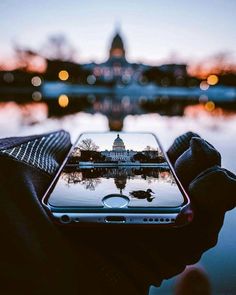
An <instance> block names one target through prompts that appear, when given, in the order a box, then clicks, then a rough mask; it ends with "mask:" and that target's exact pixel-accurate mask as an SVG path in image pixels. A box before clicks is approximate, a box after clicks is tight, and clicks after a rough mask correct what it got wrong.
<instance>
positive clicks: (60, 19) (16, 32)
mask: <svg viewBox="0 0 236 295" xmlns="http://www.w3.org/2000/svg"><path fill="white" fill-rule="evenodd" d="M235 17H236V1H234V0H225V1H223V0H211V1H203V0H200V1H199V0H198V1H188V0H178V1H173V0H163V1H162V0H146V1H127V0H126V1H124V0H120V1H111V0H110V1H109V0H99V1H95V0H94V1H92V0H86V1H79V0H67V1H65V0H61V1H58V0H48V1H32V0H21V1H19V0H1V1H0V42H1V48H0V62H2V61H3V60H4V59H6V58H9V57H11V56H12V54H13V51H12V45H13V44H14V43H16V44H19V45H20V46H25V47H27V48H32V49H34V50H39V49H42V47H43V45H44V44H45V43H46V40H47V38H48V37H49V36H51V35H54V34H59V33H62V34H64V35H65V36H66V37H67V38H68V40H69V41H70V43H71V44H72V45H73V46H74V48H75V49H76V50H77V61H78V62H87V61H97V62H100V61H104V60H105V59H106V58H107V54H108V48H109V44H110V40H111V38H112V36H113V34H114V31H115V28H116V27H117V26H119V27H120V31H121V35H122V37H123V38H124V42H125V45H126V51H127V59H128V60H129V61H138V62H139V61H142V62H145V63H150V64H160V63H161V62H166V61H169V59H168V58H169V57H170V56H173V58H174V57H176V61H177V62H181V61H187V62H188V61H189V62H193V61H198V60H202V59H204V58H207V57H209V56H211V55H214V54H217V53H221V52H229V53H231V54H232V59H233V60H234V61H235V58H236V36H235V35H236V34H235Z"/></svg>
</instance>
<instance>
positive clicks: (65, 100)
mask: <svg viewBox="0 0 236 295" xmlns="http://www.w3.org/2000/svg"><path fill="white" fill-rule="evenodd" d="M58 104H59V106H60V107H62V108H66V107H67V106H68V104H69V97H68V96H67V95H65V94H61V95H60V96H59V97H58Z"/></svg>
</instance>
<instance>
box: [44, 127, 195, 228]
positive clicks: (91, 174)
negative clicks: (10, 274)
mask: <svg viewBox="0 0 236 295" xmlns="http://www.w3.org/2000/svg"><path fill="white" fill-rule="evenodd" d="M42 202H43V205H44V206H46V208H47V209H48V210H49V211H50V214H52V215H53V217H54V218H55V219H56V220H57V221H58V222H59V223H61V224H81V223H103V224H109V223H119V224H156V225H161V226H163V225H165V226H180V225H184V224H186V223H188V222H189V221H191V219H192V212H191V210H189V208H190V200H189V197H188V195H187V193H186V192H185V191H184V189H183V187H182V186H181V183H180V182H179V180H178V178H177V176H176V174H175V172H174V170H173V168H172V166H171V163H170V162H169V160H168V157H167V155H166V153H165V152H164V150H163V148H162V147H161V145H160V143H159V141H158V139H157V137H156V136H155V135H154V134H152V133H143V132H142V133H140V132H139V133H126V132H120V133H115V132H106V133H97V132H94V133H83V134H81V135H80V136H79V138H78V140H77V141H76V143H75V144H74V145H73V147H72V149H71V150H70V152H69V154H68V155H67V157H66V159H65V161H64V163H63V164H62V166H61V168H60V169H59V171H58V173H57V175H56V177H55V179H54V180H53V182H52V184H51V186H50V187H49V189H48V191H47V192H46V194H45V196H44V198H43V200H42Z"/></svg>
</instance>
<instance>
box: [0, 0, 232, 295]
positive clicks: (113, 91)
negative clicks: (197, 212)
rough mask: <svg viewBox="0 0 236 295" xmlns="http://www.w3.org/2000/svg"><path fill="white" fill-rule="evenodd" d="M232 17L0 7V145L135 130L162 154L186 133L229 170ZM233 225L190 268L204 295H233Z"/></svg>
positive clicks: (155, 9)
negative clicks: (200, 276) (44, 136)
mask: <svg viewBox="0 0 236 295" xmlns="http://www.w3.org/2000/svg"><path fill="white" fill-rule="evenodd" d="M235 11H236V2H235V1H233V0H227V1H223V0H212V1H202V0H199V1H187V0H179V1H171V0H165V1H162V0H155V1H154V0H147V1H142V0H141V1H124V0H120V1H108V0H100V1H92V0H87V1H73V0H67V1H64V0H61V1H56V0H48V1H47V2H44V3H42V2H40V1H30V0H21V1H17V0H2V1H1V2H0V42H1V47H0V136H1V137H8V136H16V135H26V134H35V133H42V132H49V131H53V130H57V129H60V128H63V129H65V130H67V131H69V132H70V134H71V137H72V141H74V140H75V139H76V137H77V136H78V134H79V133H80V132H82V131H88V130H93V131H104V130H113V131H120V130H125V131H139V130H140V131H152V132H154V133H156V134H157V136H158V137H159V138H160V140H161V141H162V143H163V145H164V146H165V147H166V148H168V146H169V145H170V144H171V142H172V141H173V139H174V138H175V137H176V136H178V135H180V134H181V133H183V132H185V131H188V130H192V131H194V132H197V133H199V134H200V135H201V136H203V137H204V138H206V139H207V140H208V141H210V142H211V143H212V144H214V145H215V146H216V148H217V149H218V150H219V151H220V152H221V153H222V157H223V166H224V167H226V168H228V169H230V170H232V171H233V172H236V161H235V149H236V141H235V137H236V36H235V29H234V27H235V16H236V15H235ZM235 222H236V214H235V212H229V213H228V214H227V215H226V219H225V224H224V227H223V230H222V231H221V234H220V237H219V242H218V244H217V246H216V247H214V248H213V249H211V250H210V251H208V252H207V253H206V254H204V255H203V257H202V259H201V260H200V262H199V264H200V266H201V268H203V269H204V271H205V272H206V273H207V275H208V277H209V280H210V282H211V285H212V290H213V291H214V294H236V287H235V286H234V285H235V283H234V282H235V275H234V273H235V270H236V254H235V244H236V237H235V238H234V236H233V235H232V231H233V230H234V223H235ZM228 257H230V260H228ZM222 270H223V274H222ZM175 280H176V278H173V279H171V280H168V281H166V282H164V283H163V284H162V286H161V287H160V288H159V289H155V288H151V291H150V294H172V293H173V292H174V291H173V290H174V286H175Z"/></svg>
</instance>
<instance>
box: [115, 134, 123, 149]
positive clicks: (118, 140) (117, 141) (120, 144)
mask: <svg viewBox="0 0 236 295" xmlns="http://www.w3.org/2000/svg"><path fill="white" fill-rule="evenodd" d="M112 149H113V151H125V145H124V142H123V140H122V139H121V138H120V135H119V134H117V138H116V139H115V140H114V143H113V146H112Z"/></svg>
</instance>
